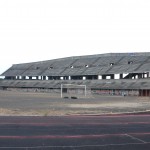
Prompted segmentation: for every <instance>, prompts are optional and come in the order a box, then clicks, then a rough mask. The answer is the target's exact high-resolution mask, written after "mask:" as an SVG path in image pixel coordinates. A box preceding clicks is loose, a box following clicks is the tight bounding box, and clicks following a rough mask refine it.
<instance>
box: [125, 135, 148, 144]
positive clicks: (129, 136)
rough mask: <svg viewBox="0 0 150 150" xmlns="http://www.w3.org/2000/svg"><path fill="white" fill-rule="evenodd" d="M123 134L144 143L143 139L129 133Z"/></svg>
mask: <svg viewBox="0 0 150 150" xmlns="http://www.w3.org/2000/svg"><path fill="white" fill-rule="evenodd" d="M125 135H126V136H128V137H130V138H131V139H134V140H138V141H139V142H142V143H146V142H145V141H143V140H141V139H139V138H136V137H134V136H132V135H129V134H125Z"/></svg>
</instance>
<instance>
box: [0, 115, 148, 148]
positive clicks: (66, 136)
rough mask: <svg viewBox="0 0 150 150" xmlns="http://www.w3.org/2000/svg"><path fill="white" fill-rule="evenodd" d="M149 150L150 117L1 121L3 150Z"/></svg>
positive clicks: (0, 135)
mask: <svg viewBox="0 0 150 150" xmlns="http://www.w3.org/2000/svg"><path fill="white" fill-rule="evenodd" d="M3 149H4V150H36V149H37V150H149V149H150V115H149V114H138V115H132V114H130V115H125V114H124V115H102V116H81V115H77V116H51V117H35V116H34V117H6V116H5V117H2V116H1V117H0V150H3Z"/></svg>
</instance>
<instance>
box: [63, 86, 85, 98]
mask: <svg viewBox="0 0 150 150" xmlns="http://www.w3.org/2000/svg"><path fill="white" fill-rule="evenodd" d="M86 96H87V89H86V85H76V84H61V98H85V97H86Z"/></svg>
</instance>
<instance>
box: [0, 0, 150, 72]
mask: <svg viewBox="0 0 150 150" xmlns="http://www.w3.org/2000/svg"><path fill="white" fill-rule="evenodd" d="M115 52H120V53H121V52H150V0H0V73H2V72H4V71H5V70H6V69H8V68H9V67H10V66H11V65H12V64H17V63H25V62H34V61H40V60H50V59H55V58H63V57H70V56H79V55H92V54H101V53H115Z"/></svg>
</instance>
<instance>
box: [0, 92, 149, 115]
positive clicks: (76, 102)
mask: <svg viewBox="0 0 150 150" xmlns="http://www.w3.org/2000/svg"><path fill="white" fill-rule="evenodd" d="M149 110H150V98H144V97H121V96H95V97H94V98H90V99H61V98H56V97H54V96H52V95H51V94H49V93H30V92H12V91H0V115H1V116H55V115H57V116H59V115H60V116H61V115H70V114H73V115H76V114H96V115H97V114H108V113H109V114H110V113H130V112H143V111H149Z"/></svg>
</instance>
